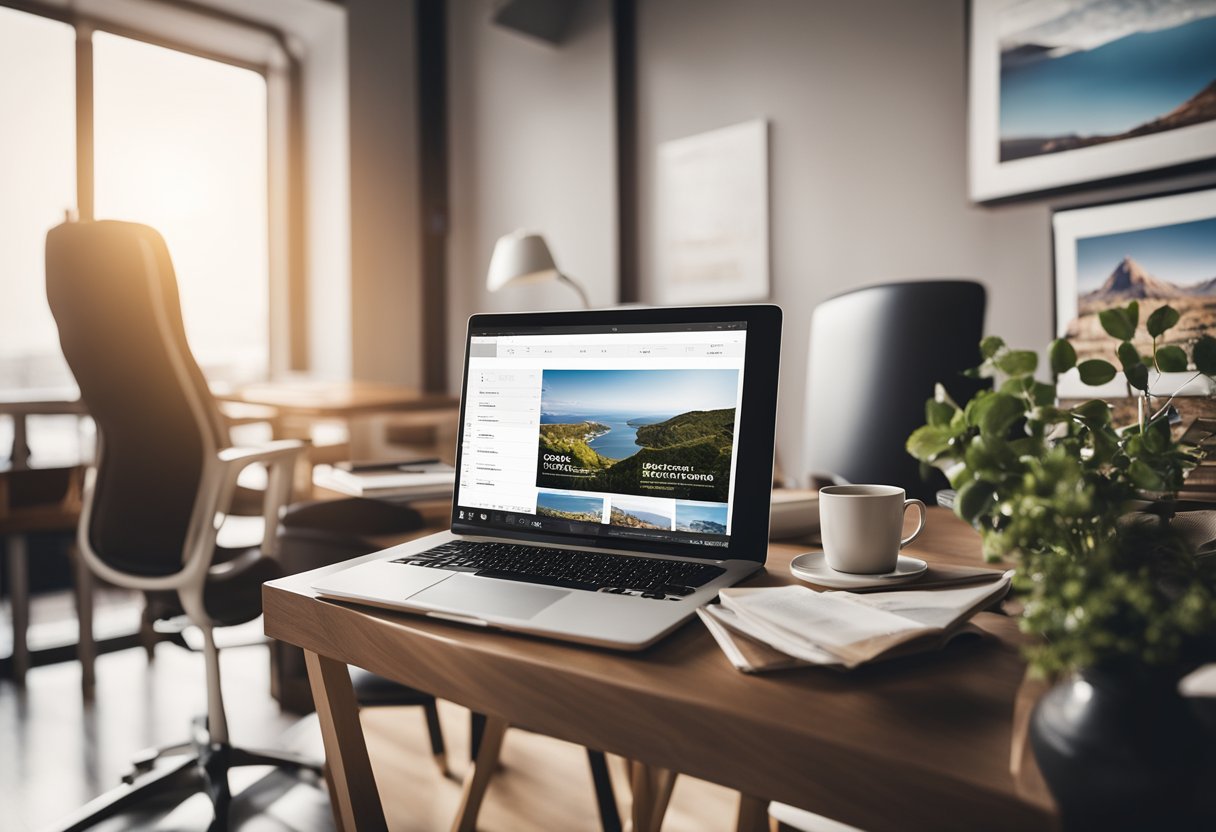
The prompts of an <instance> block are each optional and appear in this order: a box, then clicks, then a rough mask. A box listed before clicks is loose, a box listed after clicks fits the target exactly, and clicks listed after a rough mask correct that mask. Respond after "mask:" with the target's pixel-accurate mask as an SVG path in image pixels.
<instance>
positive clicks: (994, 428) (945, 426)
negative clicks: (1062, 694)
mask: <svg viewBox="0 0 1216 832" xmlns="http://www.w3.org/2000/svg"><path fill="white" fill-rule="evenodd" d="M1139 313H1140V310H1139V305H1138V304H1136V303H1130V304H1128V305H1127V306H1125V307H1122V308H1117V309H1112V310H1106V311H1105V312H1104V313H1100V320H1101V323H1102V326H1103V328H1104V329H1105V330H1106V331H1107V332H1108V333H1109V334H1111V335H1113V336H1114V337H1115V338H1117V339H1118V341H1117V342H1116V343H1114V344H1111V345H1110V346H1111V347H1113V348H1114V349H1110V347H1108V348H1107V349H1108V350H1109V352H1111V353H1114V354H1115V355H1117V356H1118V358H1117V360H1116V359H1115V358H1114V356H1113V355H1112V357H1111V360H1102V359H1089V360H1085V361H1080V362H1078V356H1077V353H1076V349H1075V348H1074V347H1073V346H1072V345H1071V344H1069V343H1068V342H1067V341H1065V340H1063V339H1060V340H1057V341H1054V342H1052V343H1051V344H1050V345H1049V347H1048V349H1047V351H1046V353H1045V356H1046V362H1047V364H1048V366H1049V368H1050V371H1051V374H1052V376H1051V377H1052V379H1053V380H1054V379H1055V378H1058V377H1059V375H1060V374H1061V373H1067V372H1070V371H1071V370H1072V369H1074V368H1075V369H1076V370H1077V371H1078V374H1079V375H1080V377H1081V379H1082V381H1083V382H1085V383H1086V384H1089V385H1099V384H1105V383H1107V382H1110V381H1111V380H1113V379H1114V378H1115V377H1116V375H1117V368H1119V369H1122V371H1123V373H1124V374H1125V375H1126V377H1127V379H1128V381H1129V383H1130V384H1132V385H1134V386H1135V387H1137V388H1138V389H1139V390H1141V391H1144V393H1143V394H1142V397H1143V396H1146V395H1147V391H1148V381H1149V377H1150V373H1149V371H1150V370H1151V369H1153V368H1156V369H1158V370H1160V371H1161V372H1164V373H1175V372H1179V371H1181V370H1184V369H1185V367H1186V366H1187V365H1188V363H1190V362H1193V363H1194V366H1196V367H1197V368H1198V369H1199V371H1200V372H1201V373H1204V374H1207V375H1211V376H1216V337H1210V336H1201V337H1200V338H1199V339H1198V340H1197V341H1196V342H1195V343H1194V347H1193V349H1192V348H1190V347H1188V346H1187V345H1186V344H1185V343H1183V340H1184V339H1183V338H1182V337H1180V336H1178V335H1177V334H1176V333H1177V330H1176V329H1175V330H1174V332H1175V335H1174V337H1173V338H1172V340H1173V341H1174V342H1175V343H1171V344H1165V343H1163V341H1162V340H1161V338H1162V335H1163V334H1165V333H1166V332H1168V331H1170V330H1171V329H1172V328H1175V327H1176V326H1177V325H1178V323H1179V319H1180V317H1181V316H1180V315H1179V314H1178V313H1177V311H1176V310H1173V309H1171V308H1169V307H1161V308H1159V309H1157V310H1155V311H1153V313H1152V314H1151V315H1149V316H1148V319H1147V322H1146V328H1147V329H1148V333H1149V336H1150V337H1151V338H1152V347H1151V348H1149V347H1148V346H1147V343H1148V342H1147V339H1144V337H1143V331H1140V336H1141V340H1140V341H1139V342H1137V341H1136V339H1135V336H1136V334H1137V326H1138V324H1139V317H1140V314H1139ZM1213 335H1216V330H1214V331H1213ZM980 349H981V352H982V353H983V356H984V360H983V364H982V365H981V367H980V368H979V370H978V371H977V372H976V373H974V374H973V375H974V376H977V377H978V376H983V377H988V378H992V377H995V378H996V379H997V381H996V384H995V386H994V387H993V389H990V390H984V391H981V392H980V393H978V394H976V396H975V397H974V398H973V399H972V400H971V401H970V402H967V403H965V406H964V407H962V408H960V407H959V406H958V405H957V404H955V403H954V402H953V401H951V400H950V398H949V396H948V395H946V394H945V391H944V390H942V389H941V388H940V387H939V388H938V390H936V391H935V396H934V398H933V399H932V400H930V401H929V402H928V403H926V406H925V421H926V424H925V426H924V427H922V428H920V429H918V430H917V431H916V432H915V433H913V434H912V436H911V437H909V439H908V449H909V451H910V452H911V453H912V454H913V455H914V456H916V457H917V458H918V459H920V460H921V461H922V463H928V464H931V465H933V466H935V467H937V468H940V469H941V470H943V471H944V472H946V475H947V478H948V479H949V481H950V483H951V485H952V486H953V487H954V488H955V489H957V490H958V495H957V497H956V500H955V508H954V510H955V513H957V514H958V515H959V516H960V517H961V518H963V519H964V520H966V521H967V522H969V523H971V524H972V525H973V526H975V528H976V529H977V530H978V531H979V532H980V535H981V537H982V539H983V548H984V554H985V556H986V557H989V558H1001V559H1006V560H1012V561H1013V562H1015V563H1016V565H1017V574H1016V576H1015V579H1014V581H1015V584H1014V585H1015V589H1016V590H1017V591H1018V592H1019V593H1020V594H1021V596H1022V598H1023V600H1024V602H1025V606H1024V612H1023V614H1022V622H1021V623H1022V627H1023V629H1024V630H1026V631H1028V632H1031V633H1035V634H1037V635H1040V636H1043V638H1042V639H1041V640H1038V642H1037V643H1038V647H1037V648H1036V652H1035V653H1034V654H1033V655H1032V660H1033V661H1034V662H1035V665H1036V667H1037V668H1039V669H1040V670H1061V669H1071V668H1077V667H1088V666H1093V665H1094V664H1096V663H1101V662H1106V661H1112V660H1113V661H1122V662H1132V663H1136V662H1139V663H1142V664H1168V663H1171V662H1177V661H1178V659H1179V657H1180V653H1181V647H1182V645H1183V639H1184V637H1190V636H1191V635H1192V634H1196V633H1204V634H1208V635H1210V634H1211V633H1216V559H1208V561H1206V562H1201V561H1197V560H1196V559H1195V558H1194V556H1193V555H1192V553H1191V550H1190V549H1189V548H1188V547H1187V545H1186V544H1185V543H1184V542H1183V541H1182V540H1181V538H1180V537H1177V536H1176V535H1174V532H1173V530H1172V529H1171V527H1170V526H1169V525H1167V524H1165V523H1145V524H1141V523H1128V522H1126V516H1125V515H1126V512H1127V510H1128V506H1129V504H1130V503H1131V502H1132V501H1133V500H1134V499H1137V498H1143V497H1145V496H1148V497H1150V498H1161V497H1163V496H1168V495H1171V494H1176V493H1177V492H1178V490H1179V489H1180V488H1181V486H1182V482H1183V475H1184V474H1185V473H1186V472H1187V471H1188V470H1189V469H1190V468H1192V467H1194V465H1195V463H1196V460H1197V453H1196V452H1194V451H1193V449H1190V448H1186V447H1183V446H1180V445H1179V444H1178V442H1177V440H1175V439H1174V438H1173V436H1172V434H1171V432H1170V426H1169V423H1168V420H1167V419H1166V418H1164V416H1159V417H1158V418H1156V419H1152V418H1149V419H1148V420H1147V423H1145V424H1143V425H1142V426H1141V425H1132V426H1129V427H1124V428H1121V429H1119V430H1118V431H1116V430H1115V428H1114V427H1113V426H1112V416H1111V413H1112V410H1111V407H1110V405H1109V404H1108V403H1107V402H1105V401H1102V400H1100V399H1093V400H1091V401H1087V402H1084V403H1082V404H1079V405H1077V406H1076V407H1073V408H1069V409H1061V407H1060V406H1059V405H1058V404H1057V403H1056V399H1055V393H1056V390H1055V386H1054V384H1046V383H1043V382H1042V381H1039V380H1037V379H1036V378H1035V372H1036V369H1037V365H1038V360H1037V357H1036V354H1035V353H1032V352H1029V351H1026V350H1011V349H1009V348H1008V347H1007V346H1006V344H1005V342H1004V341H1003V340H1001V339H1000V338H998V337H996V336H990V337H989V338H986V339H984V342H983V343H982V344H981V347H980ZM1145 353H1151V354H1145ZM1188 353H1190V355H1189V356H1188ZM1091 354H1092V353H1091ZM1154 378H1156V376H1155V375H1154ZM1154 383H1157V382H1156V381H1155V382H1154ZM1158 392H1161V394H1162V397H1163V398H1164V396H1166V395H1168V393H1169V392H1170V391H1158ZM1148 403H1149V402H1145V404H1148ZM1160 407H1161V403H1160V402H1158V403H1157V405H1156V406H1155V407H1152V408H1145V412H1146V413H1154V412H1155V411H1157V410H1160ZM1201 563H1207V565H1206V566H1202V567H1201ZM1201 572H1203V574H1201ZM1213 643H1216V640H1214V641H1213Z"/></svg>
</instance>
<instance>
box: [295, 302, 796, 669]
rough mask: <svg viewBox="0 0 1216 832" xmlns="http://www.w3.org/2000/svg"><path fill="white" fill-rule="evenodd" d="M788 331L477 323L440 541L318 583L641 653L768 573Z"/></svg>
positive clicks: (454, 617)
mask: <svg viewBox="0 0 1216 832" xmlns="http://www.w3.org/2000/svg"><path fill="white" fill-rule="evenodd" d="M780 321H781V316H780V310H779V309H777V307H774V306H768V305H756V306H736V307H697V308H684V309H670V308H669V309H618V310H602V311H593V312H561V313H526V314H508V315H476V316H474V317H473V318H472V319H470V322H469V333H468V338H467V341H466V357H465V377H464V385H463V390H462V395H461V423H460V431H459V440H458V441H459V445H458V455H457V478H456V489H455V494H454V498H453V509H452V527H451V529H450V530H448V531H443V532H439V533H437V534H434V535H430V536H428V537H425V538H421V539H418V540H413V541H410V542H408V543H403V544H401V545H399V546H394V547H392V548H389V549H386V550H384V551H381V552H376V553H373V554H370V555H366V556H364V557H361V558H357V559H355V560H352V561H350V562H348V563H347V564H344V565H343V567H342V568H340V569H337V570H333V571H329V572H327V573H325V574H323V575H322V576H321V577H319V578H318V579H317V580H316V582H315V583H313V584H312V588H313V589H314V590H315V591H316V592H317V593H318V594H319V595H320V596H322V597H324V598H330V599H335V600H341V601H348V602H355V603H359V604H366V605H371V606H376V607H383V608H387V609H392V610H402V611H408V612H416V613H420V614H423V615H426V616H429V617H433V618H437V619H443V620H446V621H455V622H459V623H462V624H468V625H473V626H479V627H492V628H499V629H503V630H510V631H515V632H523V633H531V634H535V635H540V636H547V637H550V638H556V639H562V640H568V641H575V642H581V643H585V644H593V645H599V646H604V647H612V648H617V649H625V650H637V649H641V648H644V647H646V646H648V645H650V644H653V643H654V642H655V641H657V640H658V639H660V638H662V637H663V636H664V635H666V634H667V633H669V632H671V631H672V630H673V629H675V628H676V627H677V626H679V625H680V624H681V623H682V622H684V621H685V620H687V619H688V618H689V617H690V616H691V615H692V614H693V612H694V611H695V610H696V608H697V607H698V606H700V605H701V604H704V603H707V602H708V601H710V600H712V599H713V598H714V597H715V596H716V595H717V593H718V590H720V589H721V588H723V587H726V586H730V585H732V584H734V583H737V582H738V581H740V580H742V579H743V578H745V577H746V576H748V575H749V574H751V573H753V572H755V571H756V570H757V569H759V568H761V567H762V566H763V564H764V557H765V552H766V549H767V529H768V508H769V499H768V498H769V491H770V486H771V475H772V448H773V428H774V422H775V408H776V374H777V356H778V354H779V345H780ZM745 379H746V382H747V383H746V391H745V385H744V380H745ZM639 559H641V560H639ZM631 576H641V577H631ZM656 576H657V577H656Z"/></svg>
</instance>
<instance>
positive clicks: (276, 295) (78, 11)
mask: <svg viewBox="0 0 1216 832" xmlns="http://www.w3.org/2000/svg"><path fill="white" fill-rule="evenodd" d="M0 5H2V6H7V7H9V8H12V9H15V10H17V11H20V12H25V13H28V14H33V15H37V16H40V17H45V18H49V19H52V20H58V21H60V22H62V23H66V24H68V25H70V26H72V27H73V28H74V29H75V31H76V53H75V58H76V67H75V75H76V90H75V99H76V214H77V217H78V218H79V219H81V220H85V221H88V220H92V219H94V210H93V209H94V182H95V177H94V166H93V159H94V157H93V151H94V148H93V42H92V35H93V32H106V33H109V34H113V35H118V36H120V37H124V38H129V39H132V40H138V41H141V42H144V43H148V44H152V45H154V46H161V47H164V48H166V49H172V50H175V51H178V52H182V53H185V54H189V55H194V56H196V57H200V58H205V59H207V60H212V61H217V62H220V63H225V64H228V65H231V66H235V67H239V68H241V69H246V70H250V71H252V72H256V73H258V74H259V75H261V76H262V78H263V79H264V80H265V83H266V107H267V113H266V116H267V133H266V153H267V194H266V200H267V202H266V206H267V228H268V236H269V239H268V240H267V244H268V248H267V252H268V277H269V286H268V287H267V288H268V292H269V297H268V312H269V314H268V318H269V320H268V321H267V331H268V333H269V341H270V343H269V344H268V345H267V348H268V352H267V354H268V363H267V373H268V375H269V376H270V377H271V378H274V377H277V376H281V375H283V374H285V373H289V372H297V371H304V370H307V369H308V354H309V344H308V305H307V304H308V288H309V287H308V275H307V270H306V259H305V247H304V237H305V216H306V210H307V206H306V202H305V197H306V194H305V187H304V154H303V132H304V129H303V96H302V85H301V83H300V78H301V60H300V59H299V57H298V56H297V55H296V54H295V50H293V49H292V47H291V44H290V43H289V40H288V38H287V36H286V35H285V34H284V33H283V32H282V31H281V30H279V29H277V28H275V27H273V26H269V25H266V24H264V23H260V22H257V21H253V20H249V19H247V18H244V17H241V16H240V15H236V14H232V13H229V12H226V11H221V10H219V9H214V8H210V7H207V6H202V5H199V4H197V3H193V2H189V0H125V2H120V3H117V4H115V11H118V12H123V11H125V13H126V14H128V15H132V14H137V13H139V12H141V11H145V12H147V11H153V10H154V11H155V12H156V13H157V15H158V17H159V24H160V25H159V26H158V27H150V26H143V27H141V26H138V25H131V24H129V23H127V22H124V21H123V20H122V19H120V15H117V14H116V15H109V16H108V15H106V14H105V13H104V12H102V11H101V10H100V9H96V8H95V9H90V10H85V9H82V8H80V7H77V8H69V7H66V6H60V5H56V4H54V3H50V2H41V1H40V0H0ZM89 5H90V6H92V7H97V6H99V5H100V4H97V3H93V4H89ZM199 22H205V23H206V24H208V26H209V27H210V28H211V32H210V37H209V38H199V39H197V40H192V39H191V38H190V37H189V36H182V34H183V31H184V30H185V29H187V28H189V26H190V25H191V24H192V23H193V24H197V23H199ZM158 28H159V29H165V28H172V29H174V30H176V31H175V33H174V34H168V33H166V32H163V31H157V30H156V29H158ZM225 32H227V33H229V34H231V35H233V36H238V37H245V38H247V39H248V40H249V43H251V44H252V43H253V41H254V40H259V39H260V40H261V41H262V42H261V43H260V44H257V45H255V46H253V47H252V48H253V49H255V50H258V49H260V50H264V52H265V59H264V60H256V59H251V58H250V57H246V56H242V55H241V54H239V50H237V49H231V50H225V49H223V48H216V47H215V45H214V44H208V43H206V41H207V40H211V41H214V40H216V39H217V37H220V38H222V37H223V35H224V34H225Z"/></svg>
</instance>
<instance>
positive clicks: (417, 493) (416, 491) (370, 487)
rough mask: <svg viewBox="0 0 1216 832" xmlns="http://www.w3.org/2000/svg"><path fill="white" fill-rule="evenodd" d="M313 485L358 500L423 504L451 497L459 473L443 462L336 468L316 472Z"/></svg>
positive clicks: (322, 467)
mask: <svg viewBox="0 0 1216 832" xmlns="http://www.w3.org/2000/svg"><path fill="white" fill-rule="evenodd" d="M312 481H313V484H315V485H317V486H318V487H320V488H328V489H330V490H331V491H338V492H341V493H343V494H351V495H353V496H355V497H372V498H395V499H414V500H422V499H429V498H432V497H451V496H452V488H453V486H454V485H455V483H456V469H455V468H453V467H452V466H451V465H446V464H444V463H442V462H428V463H425V464H403V465H400V466H391V467H377V468H368V469H364V470H360V469H355V470H346V469H343V468H340V467H337V466H333V465H318V466H316V467H315V468H314V469H313V474H312Z"/></svg>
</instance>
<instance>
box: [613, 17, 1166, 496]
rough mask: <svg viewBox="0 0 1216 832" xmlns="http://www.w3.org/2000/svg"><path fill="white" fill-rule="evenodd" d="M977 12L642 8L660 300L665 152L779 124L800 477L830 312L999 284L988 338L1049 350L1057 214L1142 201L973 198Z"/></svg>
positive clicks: (645, 269) (778, 264)
mask: <svg viewBox="0 0 1216 832" xmlns="http://www.w3.org/2000/svg"><path fill="white" fill-rule="evenodd" d="M965 6H966V4H965V2H963V0H956V2H941V0H864V2H852V3H842V2H806V0H763V2H747V3H744V2H738V0H644V2H639V3H638V21H637V30H638V85H639V91H638V122H639V166H640V189H639V201H640V203H641V204H640V206H639V218H638V220H639V234H640V240H639V245H640V261H641V262H640V272H641V277H642V287H643V292H644V296H643V299H646V298H647V297H648V296H653V289H654V286H655V285H656V282H657V281H658V280H660V279H661V277H662V276H661V275H658V274H656V272H655V263H656V250H655V246H656V240H655V236H654V233H653V228H654V219H655V209H654V205H655V193H654V179H655V176H654V173H655V152H656V147H657V145H658V144H659V143H660V142H663V141H666V140H669V139H675V138H680V137H683V136H688V135H693V134H696V133H700V132H702V131H705V130H711V129H714V128H717V127H723V126H725V125H729V124H734V123H737V122H741V121H745V120H748V119H753V118H761V117H764V118H768V119H769V121H770V131H771V132H770V137H771V138H770V152H771V155H770V170H771V174H770V177H771V184H770V200H771V202H770V207H771V245H772V258H771V259H772V292H773V294H772V299H773V300H774V301H775V302H777V303H778V304H780V305H781V306H782V307H783V308H784V310H785V316H786V317H785V330H784V346H783V354H782V371H781V399H780V410H779V423H778V439H777V449H778V458H779V462H780V464H781V465H782V466H783V467H784V468H785V470H786V472H787V473H790V474H794V475H796V476H801V475H802V473H803V472H802V463H801V460H802V454H803V441H802V412H803V400H804V396H805V393H804V384H803V379H804V377H805V373H806V366H807V361H806V345H807V337H808V328H809V323H810V316H811V311H812V309H813V308H814V306H815V304H817V303H818V302H819V301H821V300H823V299H825V298H827V297H829V296H831V295H834V294H837V293H840V292H842V291H846V290H848V289H852V288H856V287H859V286H864V285H867V284H872V283H882V282H888V281H894V280H904V279H911V278H918V277H971V278H975V279H978V280H980V281H981V282H982V283H984V284H985V285H986V286H987V287H988V292H989V294H988V330H989V331H990V332H995V333H998V334H1001V335H1002V336H1004V337H1005V338H1006V340H1008V341H1010V342H1012V343H1015V344H1018V345H1024V346H1026V347H1029V348H1039V347H1041V346H1043V345H1044V344H1045V343H1046V341H1047V340H1048V339H1049V338H1050V337H1051V331H1052V315H1053V312H1052V299H1051V298H1052V277H1051V273H1052V266H1051V235H1050V228H1049V223H1050V213H1051V205H1052V204H1063V203H1064V202H1069V203H1077V202H1080V201H1093V200H1095V199H1097V198H1102V199H1107V198H1116V197H1118V198H1122V195H1123V194H1130V193H1131V192H1133V191H1135V190H1137V189H1122V190H1121V191H1119V192H1110V191H1108V192H1104V193H1102V194H1101V195H1100V196H1099V195H1097V194H1095V193H1094V192H1093V191H1090V192H1088V193H1081V194H1074V195H1071V196H1069V197H1068V199H1067V200H1063V199H1056V200H1053V201H1048V200H1043V199H1035V200H1029V201H1019V202H1017V203H1012V204H1008V205H1005V206H1001V207H980V206H976V205H973V204H970V203H969V202H968V199H967V191H966V158H967V155H966V152H967V148H966V81H967V68H966V31H965ZM1165 187H1168V184H1167V183H1161V182H1157V183H1155V184H1150V185H1147V186H1142V187H1140V188H1139V189H1138V190H1140V191H1144V190H1145V189H1146V188H1147V189H1164V188H1165ZM892 360H898V356H892Z"/></svg>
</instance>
